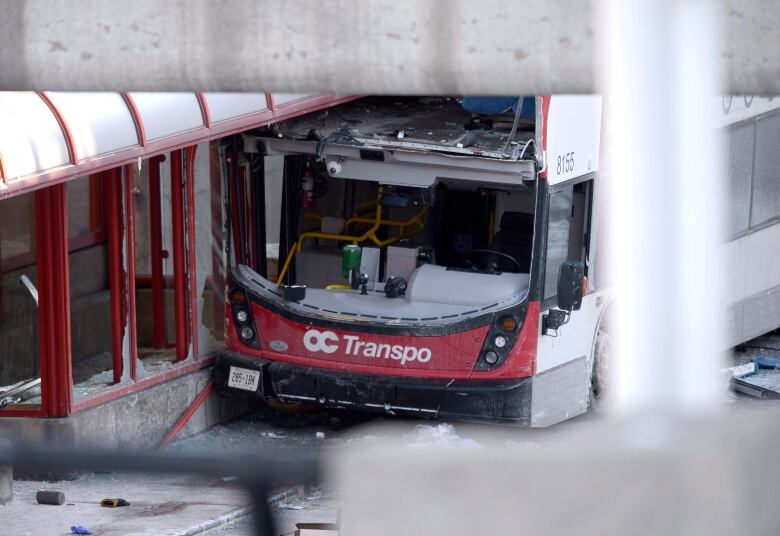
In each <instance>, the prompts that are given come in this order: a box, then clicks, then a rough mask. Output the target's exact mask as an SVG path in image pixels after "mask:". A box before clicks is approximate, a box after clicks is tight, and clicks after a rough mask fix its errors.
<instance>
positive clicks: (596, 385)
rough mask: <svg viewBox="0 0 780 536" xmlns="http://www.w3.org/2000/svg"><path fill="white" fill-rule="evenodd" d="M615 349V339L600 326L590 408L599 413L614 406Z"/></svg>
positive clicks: (591, 375) (592, 373) (595, 352)
mask: <svg viewBox="0 0 780 536" xmlns="http://www.w3.org/2000/svg"><path fill="white" fill-rule="evenodd" d="M614 351H615V344H614V339H613V338H612V336H611V335H610V334H609V332H607V331H606V330H605V329H604V328H599V331H598V333H597V334H596V344H595V346H594V349H593V367H592V368H591V373H590V410H591V411H593V412H594V413H597V414H604V413H606V412H608V411H609V409H610V407H611V406H612V401H613V398H614V396H613V395H614V393H613V389H612V380H613V378H612V377H611V376H612V372H613V370H612V369H613V367H612V362H613V358H614Z"/></svg>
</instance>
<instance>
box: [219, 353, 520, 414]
mask: <svg viewBox="0 0 780 536" xmlns="http://www.w3.org/2000/svg"><path fill="white" fill-rule="evenodd" d="M231 367H233V371H234V372H235V371H236V370H237V369H244V370H248V371H254V372H255V373H259V377H258V380H257V385H256V389H254V390H250V389H247V388H246V387H245V388H242V389H239V388H235V387H231V386H230V385H229V383H230V382H229V380H230V375H231ZM253 376H254V375H253ZM214 384H215V387H216V388H217V390H218V391H219V392H220V393H222V394H227V395H232V396H243V397H254V398H270V399H277V400H281V401H285V402H303V403H313V404H320V405H323V406H325V407H338V408H344V409H355V410H361V411H373V412H381V413H388V414H393V415H406V416H417V417H427V418H449V419H456V420H480V421H481V420H487V421H501V422H506V423H511V424H514V425H518V426H530V424H531V389H532V378H516V379H511V380H491V381H487V380H450V379H435V378H408V377H398V376H378V375H370V374H352V373H348V372H343V371H333V370H328V369H323V368H316V367H306V366H300V365H291V364H288V363H281V362H278V361H268V360H262V359H257V358H250V357H244V356H241V355H236V354H232V353H225V354H222V355H220V356H218V357H217V361H216V364H215V366H214Z"/></svg>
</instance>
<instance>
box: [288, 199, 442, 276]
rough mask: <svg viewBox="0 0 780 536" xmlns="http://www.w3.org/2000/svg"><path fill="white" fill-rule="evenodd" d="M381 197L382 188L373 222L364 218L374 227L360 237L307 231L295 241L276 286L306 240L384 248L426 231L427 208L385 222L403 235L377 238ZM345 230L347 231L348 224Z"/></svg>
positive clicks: (380, 217) (380, 214) (380, 213)
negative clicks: (373, 245)
mask: <svg viewBox="0 0 780 536" xmlns="http://www.w3.org/2000/svg"><path fill="white" fill-rule="evenodd" d="M381 197H382V188H380V189H379V192H378V194H377V201H376V214H375V217H374V219H373V220H371V219H370V218H363V219H365V220H367V221H365V222H363V223H373V225H372V226H371V227H370V228H369V229H368V230H367V231H365V232H364V233H363V234H362V235H360V236H354V235H346V234H344V235H342V234H335V233H323V232H321V231H307V232H305V233H301V235H300V236H299V237H298V240H296V241H295V243H294V244H293V246H292V247H291V248H290V252H289V253H288V254H287V259H285V261H284V265H283V266H282V270H281V271H280V272H279V276H278V277H277V278H276V284H277V285H281V284H282V281H284V276H285V275H286V274H287V270H288V269H289V267H290V263H291V262H292V259H293V257H294V256H295V253H296V252H298V251H300V250H301V247H302V246H303V241H304V240H305V239H306V238H324V239H327V240H342V241H347V242H352V243H353V244H357V243H358V242H364V241H366V240H371V241H372V242H373V243H374V244H375V245H377V246H379V247H383V246H386V245H388V244H392V243H393V242H398V241H399V240H403V239H404V238H408V237H410V236H414V235H416V234H418V233H421V232H422V231H424V230H425V222H424V221H423V216H424V215H425V213H426V211H427V208H426V207H423V208H422V209H421V210H420V211H419V212H418V213H417V214H415V215H414V216H412V217H411V218H409V219H408V220H407V221H406V222H395V221H393V220H384V221H393V223H391V224H388V225H395V224H400V225H399V227H400V229H401V233H400V234H399V235H398V236H394V237H392V238H388V239H385V240H380V239H379V238H378V237H377V236H376V231H377V230H378V229H379V228H380V227H381V226H382V225H383V220H382V205H380V204H379V199H380V198H381ZM355 220H356V219H355V218H350V220H349V221H355ZM411 225H417V226H419V229H416V230H414V231H411V232H406V227H409V226H411ZM344 228H345V229H346V224H345V227H344Z"/></svg>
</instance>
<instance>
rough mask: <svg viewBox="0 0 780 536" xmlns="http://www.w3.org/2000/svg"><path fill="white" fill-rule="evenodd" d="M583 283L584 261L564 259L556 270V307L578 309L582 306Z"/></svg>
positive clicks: (565, 309) (570, 309) (568, 309)
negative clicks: (557, 270)
mask: <svg viewBox="0 0 780 536" xmlns="http://www.w3.org/2000/svg"><path fill="white" fill-rule="evenodd" d="M584 283H585V263H583V262H580V261H566V262H562V263H561V268H560V270H559V272H558V308H559V309H563V310H564V311H579V309H580V307H582V289H583V285H584Z"/></svg>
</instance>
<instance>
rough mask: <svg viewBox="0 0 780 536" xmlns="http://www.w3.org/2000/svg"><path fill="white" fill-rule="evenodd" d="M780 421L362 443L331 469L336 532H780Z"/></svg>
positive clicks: (357, 535)
mask: <svg viewBox="0 0 780 536" xmlns="http://www.w3.org/2000/svg"><path fill="white" fill-rule="evenodd" d="M777 417H778V415H777V413H768V414H763V415H760V414H751V415H743V416H739V417H738V418H721V419H718V420H710V421H690V420H677V421H673V420H661V419H650V418H648V419H643V420H642V422H633V423H626V424H622V425H614V426H608V425H602V424H600V423H592V424H590V423H589V424H588V425H587V426H586V428H587V429H585V430H578V431H577V432H571V431H569V430H559V431H555V432H553V433H552V434H550V435H547V434H538V435H537V434H533V433H531V434H524V435H521V436H518V434H517V433H514V434H513V435H511V436H509V434H506V433H502V432H500V431H499V430H496V431H494V435H492V436H491V435H487V436H485V435H469V436H468V437H469V438H470V439H473V440H475V441H476V442H477V443H479V444H480V445H481V448H473V447H472V448H468V449H453V448H441V447H438V448H437V447H435V446H434V447H430V448H410V447H409V446H408V445H404V444H402V443H397V444H396V443H393V442H384V441H383V442H382V444H381V445H380V444H378V443H379V442H374V443H368V442H364V443H362V444H359V445H358V446H357V448H350V449H349V450H347V451H345V452H343V453H341V455H340V457H339V460H338V462H337V463H336V464H335V466H334V467H333V468H331V469H332V471H333V472H332V475H333V476H332V478H333V479H334V480H335V481H336V482H335V484H336V487H337V489H339V491H340V493H341V496H342V499H343V501H342V505H341V520H342V527H341V532H340V535H341V536H363V535H366V534H371V535H372V536H391V535H392V536H396V535H399V534H425V535H426V536H473V535H475V534H486V535H487V534H490V535H500V534H507V535H513V536H516V535H518V534H528V535H545V536H551V535H571V534H577V535H578V536H609V535H616V536H617V535H621V536H623V535H626V534H632V535H648V536H650V535H652V536H658V535H661V534H707V535H708V536H717V535H734V534H779V533H780V512H778V509H777V502H776V501H777V497H778V496H780V495H778V492H780V465H778V464H777V463H776V462H775V446H776V445H777V444H779V442H780V428H778V427H777V426H776V422H777ZM482 431H484V428H483V429H482ZM377 434H381V435H383V436H387V435H389V434H388V431H387V430H384V431H378V432H376V433H375V434H374V435H377ZM507 437H513V438H514V439H511V440H507ZM518 438H523V439H526V440H528V441H527V442H526V443H518V442H516V441H517V439H518ZM470 443H471V444H472V445H473V442H470ZM507 445H510V446H509V447H508V446H507Z"/></svg>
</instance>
